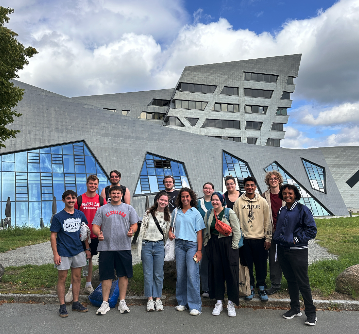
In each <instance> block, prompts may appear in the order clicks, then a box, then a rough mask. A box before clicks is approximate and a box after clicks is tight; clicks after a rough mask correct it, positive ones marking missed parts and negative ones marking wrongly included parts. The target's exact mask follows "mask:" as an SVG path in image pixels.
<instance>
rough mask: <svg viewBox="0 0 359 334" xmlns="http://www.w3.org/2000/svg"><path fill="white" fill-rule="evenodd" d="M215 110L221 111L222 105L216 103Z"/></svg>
mask: <svg viewBox="0 0 359 334" xmlns="http://www.w3.org/2000/svg"><path fill="white" fill-rule="evenodd" d="M214 110H215V111H221V104H220V103H215V104H214Z"/></svg>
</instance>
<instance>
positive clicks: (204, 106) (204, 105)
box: [202, 102, 208, 110]
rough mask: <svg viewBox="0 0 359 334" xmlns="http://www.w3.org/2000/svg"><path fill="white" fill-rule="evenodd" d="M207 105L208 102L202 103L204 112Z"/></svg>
mask: <svg viewBox="0 0 359 334" xmlns="http://www.w3.org/2000/svg"><path fill="white" fill-rule="evenodd" d="M207 103H208V102H202V110H204V109H205V108H206V106H207Z"/></svg>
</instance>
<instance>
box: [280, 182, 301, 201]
mask: <svg viewBox="0 0 359 334" xmlns="http://www.w3.org/2000/svg"><path fill="white" fill-rule="evenodd" d="M285 189H289V190H293V191H294V195H295V200H296V201H299V200H300V198H301V197H302V196H301V195H300V192H299V190H298V188H297V187H296V186H295V185H293V184H283V185H282V186H281V187H280V190H279V194H278V196H279V198H280V199H281V200H282V201H283V200H284V199H283V191H284V190H285Z"/></svg>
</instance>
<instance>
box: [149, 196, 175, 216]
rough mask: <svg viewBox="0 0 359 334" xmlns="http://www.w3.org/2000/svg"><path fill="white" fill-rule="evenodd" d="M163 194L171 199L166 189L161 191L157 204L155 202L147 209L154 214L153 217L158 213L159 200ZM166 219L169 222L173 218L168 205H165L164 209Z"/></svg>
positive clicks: (157, 197) (156, 200)
mask: <svg viewBox="0 0 359 334" xmlns="http://www.w3.org/2000/svg"><path fill="white" fill-rule="evenodd" d="M162 196H167V198H168V200H169V199H170V198H169V196H168V194H167V193H166V192H165V191H161V192H159V193H158V194H157V195H156V199H155V204H153V205H152V206H151V207H150V208H149V209H148V211H147V213H150V214H151V215H152V217H154V216H155V214H156V211H157V209H158V200H159V198H160V197H162ZM164 219H165V221H167V222H168V221H170V220H171V214H170V209H169V207H168V205H167V206H166V207H165V210H164Z"/></svg>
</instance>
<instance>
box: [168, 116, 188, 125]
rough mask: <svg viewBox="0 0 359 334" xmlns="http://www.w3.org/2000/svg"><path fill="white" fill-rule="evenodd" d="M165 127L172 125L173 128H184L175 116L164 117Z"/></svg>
mask: <svg viewBox="0 0 359 334" xmlns="http://www.w3.org/2000/svg"><path fill="white" fill-rule="evenodd" d="M165 125H174V126H181V127H184V125H183V123H182V122H181V121H180V120H179V119H178V118H177V117H175V116H168V117H166V119H165Z"/></svg>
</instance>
